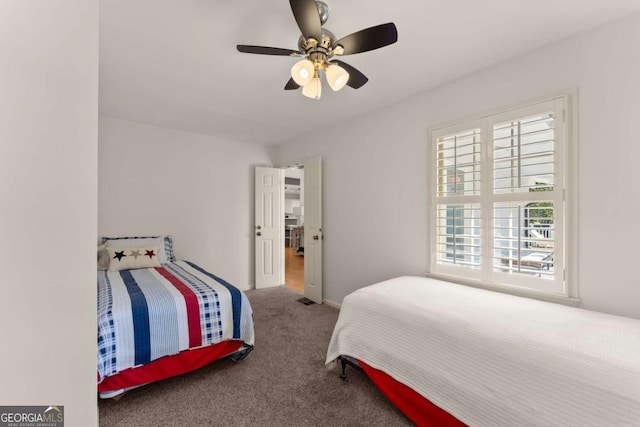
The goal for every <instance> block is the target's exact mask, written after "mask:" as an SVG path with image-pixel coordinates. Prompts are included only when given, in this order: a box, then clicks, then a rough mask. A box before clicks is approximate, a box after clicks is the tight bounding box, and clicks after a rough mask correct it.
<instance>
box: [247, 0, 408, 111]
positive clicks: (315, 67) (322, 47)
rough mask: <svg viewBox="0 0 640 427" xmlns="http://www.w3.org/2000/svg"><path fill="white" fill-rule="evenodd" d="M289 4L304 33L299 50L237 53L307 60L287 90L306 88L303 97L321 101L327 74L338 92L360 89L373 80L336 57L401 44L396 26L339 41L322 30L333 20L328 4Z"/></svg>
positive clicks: (310, 0)
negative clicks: (346, 87) (323, 78)
mask: <svg viewBox="0 0 640 427" xmlns="http://www.w3.org/2000/svg"><path fill="white" fill-rule="evenodd" d="M289 4H290V5H291V11H292V12H293V16H294V18H295V20H296V23H297V24H298V27H299V28H300V31H301V32H302V35H301V36H300V38H299V39H298V50H291V49H281V48H276V47H266V46H252V45H238V46H237V49H238V51H239V52H243V53H254V54H259V55H280V56H293V57H303V58H304V59H302V60H300V61H298V62H296V63H295V64H293V66H292V67H291V79H289V81H288V82H287V84H286V85H285V87H284V88H285V90H295V89H299V88H300V87H302V94H303V95H304V96H306V97H309V98H313V99H320V96H321V94H322V80H321V77H322V75H323V74H324V76H325V78H326V80H327V83H328V84H329V87H330V88H331V89H332V90H334V91H339V90H340V89H342V88H343V87H345V86H350V87H352V88H354V89H359V88H361V87H362V86H363V85H364V84H365V83H367V81H368V80H369V79H367V77H366V76H365V75H364V74H362V73H361V72H360V71H358V70H357V69H356V68H354V67H352V66H351V65H349V64H346V63H345V62H342V61H340V60H337V59H334V56H341V55H351V54H355V53H361V52H367V51H370V50H374V49H379V48H381V47H384V46H388V45H390V44H393V43H395V42H396V41H397V40H398V31H397V29H396V26H395V25H394V24H393V23H387V24H382V25H377V26H375V27H370V28H366V29H364V30H361V31H357V32H355V33H353V34H350V35H348V36H346V37H343V38H341V39H339V40H336V37H335V36H334V35H333V33H332V32H331V31H329V30H327V29H326V28H323V27H322V25H324V24H325V22H327V19H328V18H329V7H328V6H327V4H326V3H324V2H322V1H314V0H289Z"/></svg>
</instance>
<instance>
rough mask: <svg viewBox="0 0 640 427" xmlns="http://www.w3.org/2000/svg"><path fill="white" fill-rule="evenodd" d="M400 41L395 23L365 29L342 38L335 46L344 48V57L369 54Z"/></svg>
mask: <svg viewBox="0 0 640 427" xmlns="http://www.w3.org/2000/svg"><path fill="white" fill-rule="evenodd" d="M397 41H398V30H397V28H396V26H395V24H394V23H393V22H389V23H387V24H381V25H376V26H375V27H370V28H365V29H364V30H360V31H357V32H355V33H353V34H349V35H348V36H346V37H343V38H341V39H340V40H338V41H337V42H335V43H334V44H333V47H334V49H335V47H336V46H338V45H340V46H342V47H343V48H344V53H342V55H351V54H354V53H361V52H367V51H370V50H374V49H379V48H381V47H384V46H388V45H390V44H393V43H395V42H397Z"/></svg>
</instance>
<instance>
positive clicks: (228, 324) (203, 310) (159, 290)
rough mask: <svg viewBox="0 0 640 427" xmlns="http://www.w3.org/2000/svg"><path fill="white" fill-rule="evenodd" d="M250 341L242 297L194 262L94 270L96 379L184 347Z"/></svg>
mask: <svg viewBox="0 0 640 427" xmlns="http://www.w3.org/2000/svg"><path fill="white" fill-rule="evenodd" d="M253 339H254V337H253V320H252V312H251V305H250V304H249V300H248V299H247V297H246V295H245V294H244V293H243V292H241V291H240V290H239V289H237V288H235V287H234V286H233V285H230V284H229V283H227V282H226V281H224V280H222V279H220V278H219V277H216V276H215V275H213V274H211V273H209V272H207V271H205V270H204V269H202V268H201V267H198V266H197V265H195V264H193V263H190V262H188V261H176V262H171V263H167V264H163V265H162V266H161V267H157V268H143V269H137V270H122V271H98V374H99V376H100V378H99V382H101V381H102V380H103V379H104V378H106V377H108V376H110V375H114V374H116V373H118V372H120V371H123V370H125V369H128V368H132V367H136V366H141V365H144V364H147V363H149V362H151V361H154V360H157V359H159V358H161V357H164V356H169V355H173V354H176V353H179V352H181V351H184V350H187V349H192V348H198V347H203V346H207V345H211V344H217V343H219V342H222V341H225V340H241V341H244V343H245V344H248V345H253Z"/></svg>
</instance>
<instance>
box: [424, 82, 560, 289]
mask: <svg viewBox="0 0 640 427" xmlns="http://www.w3.org/2000/svg"><path fill="white" fill-rule="evenodd" d="M568 101H569V95H563V96H559V97H557V98H553V99H549V100H546V101H543V102H538V103H535V104H533V105H527V106H523V107H519V108H516V109H510V110H508V111H503V112H499V113H496V114H492V115H489V116H484V117H481V118H479V119H476V120H471V121H467V122H463V123H458V124H454V125H450V126H446V127H442V128H437V129H434V130H433V131H432V132H431V156H432V159H431V170H432V175H431V193H432V194H431V201H432V203H431V253H432V256H431V272H432V274H434V275H439V276H447V277H453V278H454V279H455V278H457V279H462V280H466V281H472V282H475V283H478V284H482V285H485V286H490V287H498V288H505V287H508V288H519V289H520V290H524V291H525V292H535V293H544V294H551V295H558V296H563V297H567V296H573V295H570V293H571V292H570V290H569V287H568V286H567V283H566V275H565V268H566V266H567V258H568V257H567V255H568V254H567V235H568V233H567V230H568V228H567V208H566V204H567V201H566V200H565V196H566V195H567V188H566V187H567V185H566V184H567V176H566V175H567V170H568V165H567V158H568V156H567V146H568V142H567V140H568V138H567V123H566V117H567V114H566V110H567V105H568Z"/></svg>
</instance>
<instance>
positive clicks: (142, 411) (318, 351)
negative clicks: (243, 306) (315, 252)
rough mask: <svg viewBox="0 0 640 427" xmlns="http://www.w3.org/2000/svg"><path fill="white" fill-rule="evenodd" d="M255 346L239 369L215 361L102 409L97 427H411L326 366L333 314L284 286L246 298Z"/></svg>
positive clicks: (354, 375)
mask: <svg viewBox="0 0 640 427" xmlns="http://www.w3.org/2000/svg"><path fill="white" fill-rule="evenodd" d="M247 295H248V297H249V299H250V300H251V305H252V307H253V311H254V314H253V316H254V322H255V331H256V346H255V349H254V351H253V353H251V355H249V357H248V358H247V359H246V360H244V361H242V362H231V361H229V360H220V361H217V362H215V363H213V364H211V365H209V366H206V367H204V368H202V369H200V370H198V371H195V372H191V373H189V374H186V375H182V376H180V377H177V378H171V379H168V380H165V381H161V382H158V383H155V384H150V385H147V386H145V387H141V388H139V389H137V390H134V391H132V392H130V393H129V394H128V395H126V396H125V397H124V398H123V399H122V400H120V401H118V402H116V401H102V400H101V401H100V402H99V414H100V426H105V427H108V426H141V427H143V426H323V427H330V426H408V425H411V422H410V421H409V420H408V419H407V418H406V417H405V416H404V415H403V414H402V413H400V412H399V411H398V410H397V409H396V408H395V407H394V406H393V405H392V404H391V403H389V402H388V401H387V400H386V398H385V397H384V396H383V395H382V394H381V393H380V392H379V391H378V389H377V388H376V387H375V386H374V385H373V384H372V383H371V381H370V380H369V379H368V378H367V376H366V375H365V374H364V373H363V372H361V371H359V370H356V369H354V368H351V367H348V368H347V374H348V379H347V381H345V382H343V381H341V380H340V379H339V377H338V376H339V369H335V370H332V371H328V370H327V369H326V368H325V366H324V361H325V356H326V351H327V345H328V343H329V338H330V337H331V332H332V330H333V326H334V325H335V322H336V320H337V318H338V310H336V309H333V308H331V307H328V306H325V305H316V304H313V305H304V304H301V303H300V302H297V301H296V299H297V298H300V295H299V294H296V293H295V292H292V291H290V290H288V289H286V288H284V287H283V286H279V287H276V288H270V289H261V290H252V291H248V292H247Z"/></svg>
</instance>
